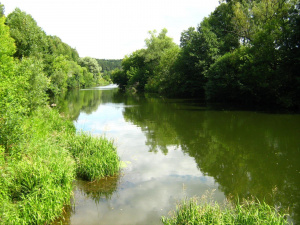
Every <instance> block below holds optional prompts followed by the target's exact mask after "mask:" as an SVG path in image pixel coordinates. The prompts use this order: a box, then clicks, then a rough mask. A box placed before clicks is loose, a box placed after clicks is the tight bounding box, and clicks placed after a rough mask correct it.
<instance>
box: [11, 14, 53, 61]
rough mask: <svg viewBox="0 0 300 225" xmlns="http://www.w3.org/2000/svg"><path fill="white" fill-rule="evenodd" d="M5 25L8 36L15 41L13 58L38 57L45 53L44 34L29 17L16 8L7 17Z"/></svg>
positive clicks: (45, 42) (46, 46) (45, 38)
mask: <svg viewBox="0 0 300 225" xmlns="http://www.w3.org/2000/svg"><path fill="white" fill-rule="evenodd" d="M6 24H7V25H8V26H9V27H10V35H11V37H13V38H14V39H15V43H16V46H17V50H16V53H15V54H14V56H15V57H17V58H22V57H28V56H39V57H40V56H41V55H42V54H43V53H45V52H46V51H47V48H48V43H47V37H46V34H45V32H44V31H43V30H42V29H41V28H40V27H39V26H38V25H37V23H36V21H35V20H34V19H33V18H32V17H31V15H28V14H26V13H25V12H22V11H21V10H20V9H18V8H16V9H15V10H14V11H13V12H12V13H10V14H9V15H8V17H7V20H6Z"/></svg>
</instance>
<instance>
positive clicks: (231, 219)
mask: <svg viewBox="0 0 300 225" xmlns="http://www.w3.org/2000/svg"><path fill="white" fill-rule="evenodd" d="M162 222H163V224H164V225H175V224H176V225H186V224H189V225H198V224H220V225H225V224H226V225H231V224H232V225H233V224H241V225H242V224H243V225H247V224H249V225H250V224H251V225H252V224H253V225H254V224H272V225H284V224H290V223H289V222H288V220H287V216H286V215H284V214H281V213H279V212H277V210H275V208H274V207H272V206H270V205H268V204H266V203H265V202H262V203H261V202H259V201H258V200H244V201H243V203H239V202H238V203H236V204H233V203H231V202H227V203H225V204H224V205H220V204H218V203H217V202H212V201H211V202H207V201H203V198H201V199H200V200H199V198H191V199H188V200H184V201H182V202H181V203H179V204H177V206H176V210H175V211H174V212H172V213H171V214H170V216H169V217H162Z"/></svg>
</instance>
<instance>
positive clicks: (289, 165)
mask: <svg viewBox="0 0 300 225" xmlns="http://www.w3.org/2000/svg"><path fill="white" fill-rule="evenodd" d="M103 104H113V105H122V116H123V118H124V120H125V121H126V122H127V123H130V124H134V125H135V126H136V127H138V128H140V129H141V131H142V132H143V134H144V137H145V143H144V145H145V146H147V149H148V152H150V154H152V155H153V153H154V154H156V155H159V154H160V153H162V154H163V155H165V156H167V155H168V154H170V149H171V148H172V149H178V150H179V151H182V152H183V153H184V154H186V155H188V156H190V157H192V158H193V159H194V161H195V162H196V165H197V167H198V169H199V171H201V173H203V175H205V176H210V177H213V178H214V181H215V182H217V183H218V189H219V190H220V191H221V192H223V193H224V194H225V196H227V197H229V196H239V198H247V197H250V196H254V197H256V198H258V199H259V200H260V201H262V200H264V201H266V202H267V203H269V204H272V205H276V206H280V207H282V208H290V209H291V215H292V218H293V220H294V221H295V222H296V223H299V222H300V215H299V212H300V206H299V203H300V194H299V193H300V192H299V187H300V164H299V157H300V138H299V137H300V126H299V125H300V115H295V114H294V115H290V114H279V113H277V114H269V113H260V112H251V111H238V110H223V109H222V107H221V108H219V109H217V110H215V109H213V108H211V107H209V108H207V107H205V106H204V105H203V104H201V102H197V101H195V100H178V99H171V100H169V99H164V98H156V97H152V96H142V95H141V96H129V95H125V94H123V93H120V92H118V90H117V89H113V90H86V91H79V92H78V91H77V92H74V93H72V94H70V95H68V97H67V100H66V101H65V102H63V103H61V106H60V107H61V109H62V110H63V111H64V112H65V113H66V114H68V115H69V117H70V118H72V119H73V120H77V119H78V116H79V114H80V113H86V114H89V113H92V112H95V111H96V110H97V109H98V107H99V106H100V105H103ZM127 106H135V107H127ZM116 108H117V107H116ZM92 122H93V123H94V122H95V121H92ZM128 132H129V131H128ZM126 135H129V136H130V135H131V134H130V133H127V134H126ZM126 135H124V137H125V136H126ZM123 141H124V140H123ZM144 160H145V162H146V163H148V161H146V158H145V159H144ZM146 163H141V164H143V165H145V164H146ZM177 170H180V168H176V169H174V171H177ZM153 179H156V178H155V177H154V178H153ZM167 179H170V177H169V178H166V180H167ZM104 183H106V182H104ZM102 185H104V184H102ZM105 185H107V186H108V187H110V188H111V189H110V190H111V191H108V190H106V189H105ZM105 185H104V186H101V185H100V186H98V184H95V186H93V184H85V183H84V182H83V183H81V181H77V184H76V186H77V190H78V191H82V192H83V193H84V195H85V196H87V197H89V198H91V199H94V200H95V201H101V199H107V198H109V196H110V195H111V193H113V192H114V190H116V189H118V187H117V186H118V181H117V180H116V181H114V180H112V181H109V180H107V184H105ZM164 185H167V184H164ZM187 185H189V184H187ZM196 186H197V185H195V187H196ZM108 189H109V188H108ZM75 204H76V203H75ZM131 204H134V203H131ZM66 220H67V219H66Z"/></svg>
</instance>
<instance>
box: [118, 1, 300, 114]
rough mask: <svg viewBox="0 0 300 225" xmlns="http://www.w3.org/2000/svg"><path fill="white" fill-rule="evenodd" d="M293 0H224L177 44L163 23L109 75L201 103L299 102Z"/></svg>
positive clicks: (295, 106) (133, 86)
mask: <svg viewBox="0 0 300 225" xmlns="http://www.w3.org/2000/svg"><path fill="white" fill-rule="evenodd" d="M299 10H300V3H299V0H251V1H250V0H226V1H225V0H224V1H221V2H220V4H219V6H218V7H217V8H216V9H215V10H214V11H213V12H212V13H211V14H210V15H209V16H208V17H206V18H204V19H203V21H202V22H201V23H200V24H199V25H198V26H197V27H196V28H195V27H190V28H188V29H187V30H185V31H183V32H182V34H181V38H180V46H178V45H176V44H175V43H174V42H173V40H172V39H171V38H170V37H168V36H167V30H166V29H163V30H162V31H161V32H160V33H157V32H156V31H153V32H149V34H150V37H149V38H147V39H146V40H145V44H146V47H145V48H143V49H140V50H137V51H135V52H133V53H131V54H130V55H128V56H126V57H125V58H124V59H123V60H122V69H119V70H115V71H114V72H113V74H112V78H113V81H114V83H117V84H119V87H120V88H123V89H127V90H131V91H132V90H133V91H146V92H153V93H159V94H163V95H167V96H171V97H193V98H201V99H203V100H205V101H207V102H212V103H225V104H233V105H245V106H257V107H263V108H265V107H280V108H281V107H282V108H287V109H292V110H299V109H300V88H299V87H300V76H299V72H298V68H299V65H300V63H299V62H300V51H299V44H300V43H299V42H300V15H299Z"/></svg>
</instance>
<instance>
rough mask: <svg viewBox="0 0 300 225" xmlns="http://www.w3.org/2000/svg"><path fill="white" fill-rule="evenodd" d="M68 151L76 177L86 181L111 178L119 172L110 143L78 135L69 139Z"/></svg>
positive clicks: (111, 143) (86, 134) (82, 134)
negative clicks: (73, 162)
mask: <svg viewBox="0 0 300 225" xmlns="http://www.w3.org/2000/svg"><path fill="white" fill-rule="evenodd" d="M68 146H69V151H70V152H71V153H72V155H73V157H74V159H75V161H76V164H77V168H76V173H77V176H78V177H80V178H82V179H84V180H88V181H92V180H97V179H101V178H103V177H105V176H113V175H114V174H116V173H117V172H118V171H119V168H120V160H119V157H118V154H117V151H116V148H115V146H114V145H113V142H112V141H108V140H107V139H106V138H103V137H93V136H92V135H91V134H89V133H83V132H81V133H79V134H77V135H75V136H71V137H70V138H69V143H68Z"/></svg>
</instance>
